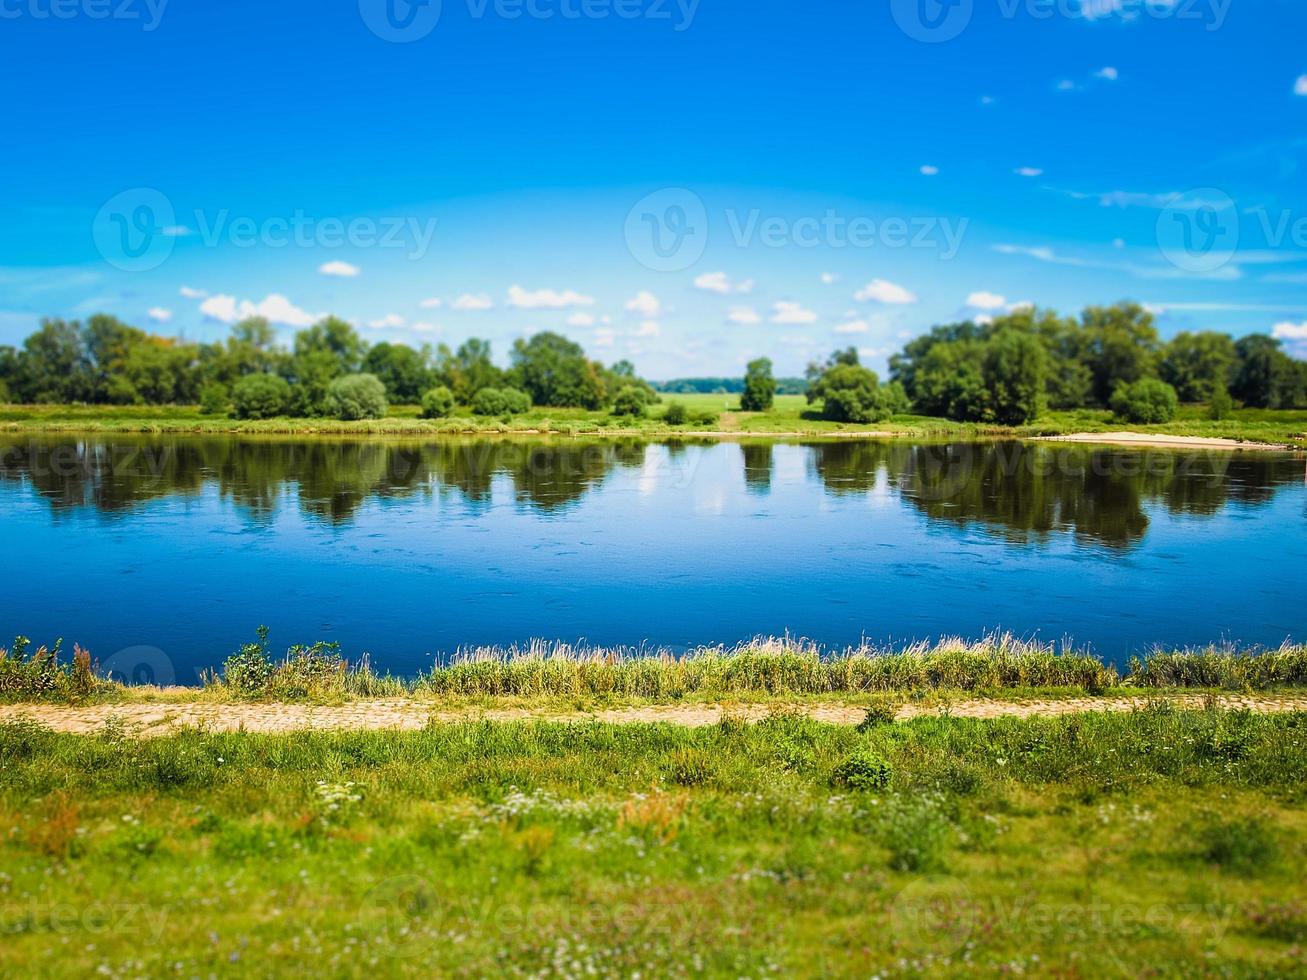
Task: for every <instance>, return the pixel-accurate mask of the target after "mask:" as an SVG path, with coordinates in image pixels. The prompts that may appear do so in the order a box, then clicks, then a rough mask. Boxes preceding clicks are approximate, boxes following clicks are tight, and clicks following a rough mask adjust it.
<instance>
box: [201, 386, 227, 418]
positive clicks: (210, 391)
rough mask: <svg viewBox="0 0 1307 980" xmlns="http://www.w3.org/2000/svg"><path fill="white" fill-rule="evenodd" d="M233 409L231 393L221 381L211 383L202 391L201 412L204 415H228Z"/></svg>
mask: <svg viewBox="0 0 1307 980" xmlns="http://www.w3.org/2000/svg"><path fill="white" fill-rule="evenodd" d="M230 409H231V392H230V391H229V390H228V389H227V386H226V385H225V384H223V383H222V382H221V381H210V382H209V383H208V384H206V385H205V386H204V387H203V388H201V389H200V412H201V414H203V415H226V414H227V412H228V411H229V410H230Z"/></svg>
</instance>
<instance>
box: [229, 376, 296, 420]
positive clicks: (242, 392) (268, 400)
mask: <svg viewBox="0 0 1307 980" xmlns="http://www.w3.org/2000/svg"><path fill="white" fill-rule="evenodd" d="M289 402H290V384H289V383H288V382H287V381H286V379H285V378H282V377H279V376H277V375H275V374H247V375H245V377H243V378H241V379H240V380H239V381H237V382H236V384H235V385H234V386H232V389H231V405H232V414H233V415H235V416H236V418H238V419H270V418H275V417H276V416H278V415H281V414H283V413H284V412H285V411H286V405H287V404H288V403H289Z"/></svg>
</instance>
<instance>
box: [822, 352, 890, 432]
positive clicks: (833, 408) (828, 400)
mask: <svg viewBox="0 0 1307 980" xmlns="http://www.w3.org/2000/svg"><path fill="white" fill-rule="evenodd" d="M901 391H902V389H901V388H899V387H898V386H897V385H890V386H888V387H883V386H882V385H881V383H880V379H879V378H878V377H876V372H875V371H871V370H869V369H867V368H865V367H862V366H861V365H859V364H847V363H835V364H834V365H833V366H832V367H830V368H828V369H827V370H826V371H824V372H823V373H822V374H821V375H820V376H819V377H817V378H816V379H814V380H813V382H812V383H811V384H810V385H809V387H808V397H809V398H810V399H812V400H816V399H821V400H822V417H823V418H827V419H830V420H831V421H833V422H859V423H865V422H880V421H883V420H884V419H887V418H889V417H890V416H891V415H892V414H894V412H895V411H896V410H901V409H902V401H903V398H902V395H901Z"/></svg>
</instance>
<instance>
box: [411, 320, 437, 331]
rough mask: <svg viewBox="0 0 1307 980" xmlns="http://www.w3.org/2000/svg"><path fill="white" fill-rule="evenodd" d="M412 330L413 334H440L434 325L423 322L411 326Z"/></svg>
mask: <svg viewBox="0 0 1307 980" xmlns="http://www.w3.org/2000/svg"><path fill="white" fill-rule="evenodd" d="M412 329H413V331H414V332H415V333H439V332H440V327H439V326H437V325H436V324H434V323H426V322H425V321H423V322H420V323H415V324H413V328H412Z"/></svg>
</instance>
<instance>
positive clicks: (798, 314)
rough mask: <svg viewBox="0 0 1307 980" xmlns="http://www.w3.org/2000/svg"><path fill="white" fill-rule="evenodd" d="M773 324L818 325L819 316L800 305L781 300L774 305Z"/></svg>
mask: <svg viewBox="0 0 1307 980" xmlns="http://www.w3.org/2000/svg"><path fill="white" fill-rule="evenodd" d="M771 322H772V323H816V322H817V314H816V313H814V312H812V310H805V309H804V308H803V307H802V306H801V305H799V304H798V303H791V302H789V301H788V300H780V301H779V302H777V303H774V304H772V315H771Z"/></svg>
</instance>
